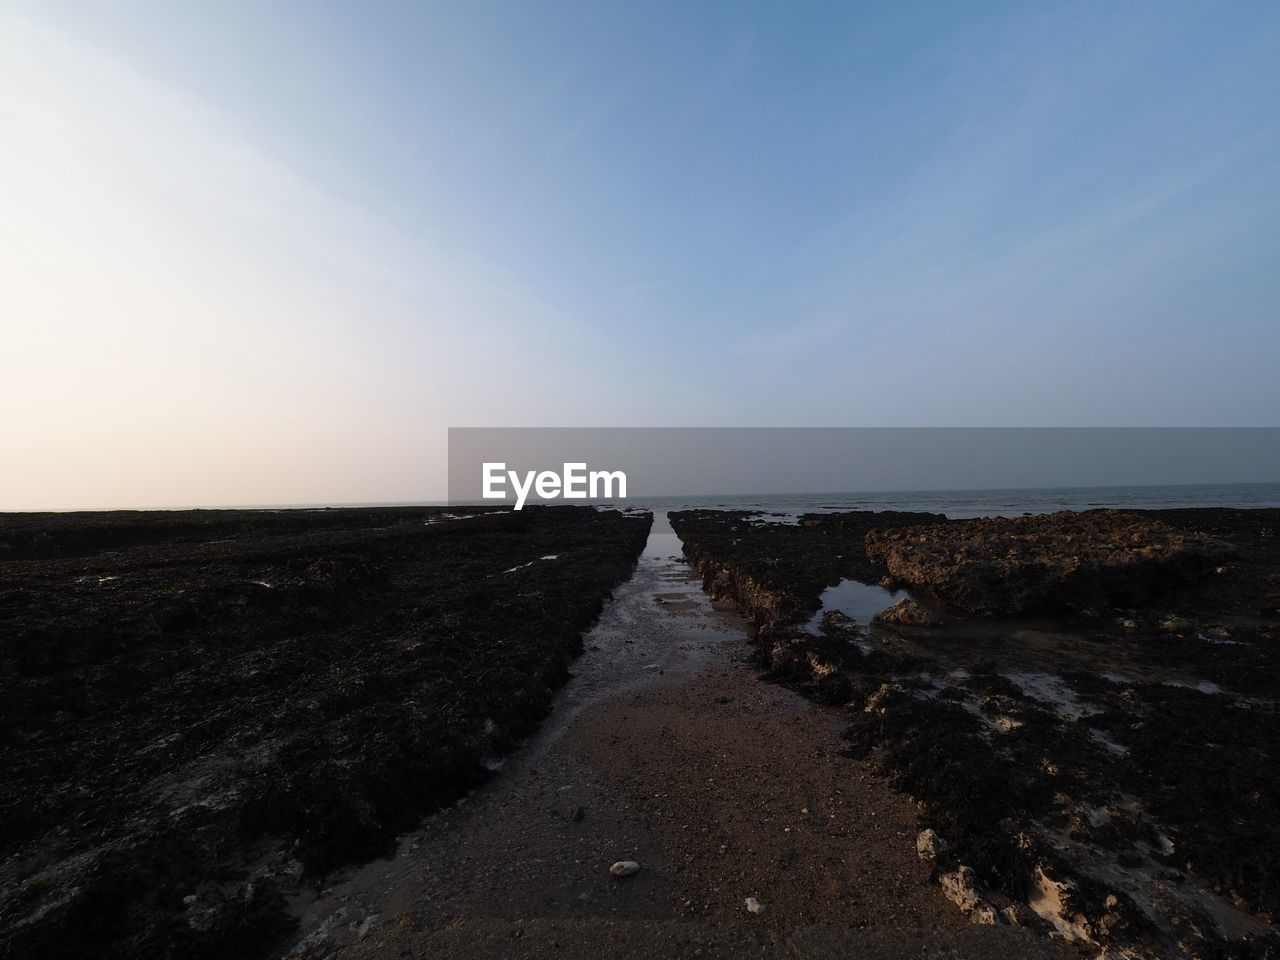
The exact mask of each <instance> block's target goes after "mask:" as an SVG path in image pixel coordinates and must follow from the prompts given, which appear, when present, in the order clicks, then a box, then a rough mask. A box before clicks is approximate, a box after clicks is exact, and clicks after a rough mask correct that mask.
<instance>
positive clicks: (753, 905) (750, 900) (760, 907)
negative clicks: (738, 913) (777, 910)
mask: <svg viewBox="0 0 1280 960" xmlns="http://www.w3.org/2000/svg"><path fill="white" fill-rule="evenodd" d="M747 912H748V913H764V904H763V903H761V902H760V901H759V900H757V899H756V898H755V897H747Z"/></svg>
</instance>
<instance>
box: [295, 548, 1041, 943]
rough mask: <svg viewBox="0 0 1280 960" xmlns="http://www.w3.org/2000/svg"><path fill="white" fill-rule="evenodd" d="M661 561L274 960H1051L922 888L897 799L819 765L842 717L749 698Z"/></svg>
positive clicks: (738, 640) (664, 553) (909, 823)
mask: <svg viewBox="0 0 1280 960" xmlns="http://www.w3.org/2000/svg"><path fill="white" fill-rule="evenodd" d="M655 529H660V528H655ZM679 550H680V545H679V541H678V540H677V539H676V538H675V536H674V535H673V534H670V533H662V532H656V533H654V534H652V535H651V538H650V544H649V547H648V548H647V549H646V552H645V556H644V557H642V559H641V561H640V564H639V566H638V568H637V571H636V573H635V576H634V577H633V579H632V580H631V581H630V582H629V583H627V584H626V585H624V586H623V587H621V588H619V589H618V590H617V591H616V592H615V596H614V599H613V600H612V601H611V602H610V603H609V605H608V606H607V607H606V608H605V611H604V613H603V614H602V616H601V619H600V621H599V623H598V624H597V625H596V626H595V628H594V629H593V630H592V631H591V632H590V634H589V635H588V636H587V638H586V641H585V647H586V652H585V653H584V654H583V656H582V657H580V658H579V659H578V660H577V661H576V662H575V664H574V667H573V670H574V674H575V676H574V678H573V679H572V680H571V681H570V682H569V684H568V685H567V686H566V687H565V688H564V689H563V690H562V692H561V693H560V695H559V696H558V698H557V702H556V705H555V708H554V710H553V712H552V715H551V716H550V717H549V718H548V720H547V722H546V723H545V724H544V725H543V727H542V728H541V730H540V732H539V733H538V734H536V735H535V736H534V737H533V738H531V739H530V740H529V741H527V742H526V743H525V744H524V745H523V746H521V747H520V748H519V749H517V750H516V751H515V752H513V753H512V754H510V755H509V756H508V757H507V759H506V762H505V765H504V766H503V767H502V768H501V769H500V770H499V771H497V773H496V775H495V777H494V778H493V780H492V781H490V783H488V784H487V785H485V786H484V787H481V788H480V789H478V790H477V791H475V792H474V793H473V794H471V795H470V796H469V797H467V798H466V799H464V800H463V801H461V802H459V803H458V804H455V805H453V806H450V807H448V808H446V809H444V810H442V811H440V812H438V813H436V814H435V815H433V816H431V817H430V818H428V819H427V820H426V821H425V822H424V823H423V825H422V826H421V828H420V829H418V830H415V831H413V832H412V833H409V834H407V835H405V836H404V837H402V838H401V841H400V844H399V849H398V851H397V853H396V854H395V856H394V857H393V858H391V859H387V860H380V861H376V862H373V863H370V864H367V865H365V866H363V867H357V868H353V869H347V870H343V871H340V872H338V873H336V874H333V875H331V876H329V877H328V878H326V879H325V881H324V883H323V884H322V885H321V888H320V889H319V890H316V891H311V892H308V893H306V894H304V895H302V896H299V897H296V898H294V900H293V902H292V903H291V912H292V913H293V914H294V915H295V916H296V917H297V919H298V921H299V928H298V931H297V933H296V935H295V937H294V939H293V942H292V944H291V945H290V946H289V947H287V948H286V950H285V951H284V954H285V955H292V956H324V955H332V954H336V955H338V956H341V957H350V958H355V957H398V956H423V957H426V956H431V957H436V956H446V957H448V956H457V957H490V956H492V957H509V956H542V955H546V956H551V955H555V956H582V957H597V956H601V955H609V956H664V957H665V956H715V955H725V956H728V955H738V954H740V953H741V952H742V951H743V950H744V949H748V948H749V949H750V951H751V952H752V955H779V956H781V955H785V956H812V957H824V956H836V955H839V956H848V955H858V956H869V957H876V956H885V957H889V956H904V955H910V956H954V957H970V956H971V957H987V956H991V955H993V954H995V953H996V952H997V951H1010V952H1012V953H1013V955H1017V956H1029V957H1035V956H1059V955H1061V954H1060V953H1059V952H1058V950H1057V949H1056V948H1054V947H1053V945H1051V944H1048V943H1046V942H1044V941H1042V940H1037V939H1035V938H1033V936H1032V935H1031V934H1030V933H1029V932H1028V931H1026V930H1022V929H1016V928H1009V927H978V926H974V925H972V924H970V923H969V922H968V921H967V920H966V919H965V917H964V916H963V915H962V914H961V913H960V911H959V910H958V909H957V908H956V907H955V906H954V905H953V904H951V903H950V902H949V901H947V900H946V899H945V898H944V897H943V896H942V893H941V891H940V890H939V888H938V886H937V884H936V883H935V882H933V881H932V880H931V877H930V874H931V870H930V867H929V866H928V865H926V864H925V863H923V862H921V860H920V859H919V858H918V856H917V855H916V851H915V839H916V832H917V823H916V819H917V809H916V807H915V805H914V803H913V802H911V801H910V800H909V799H907V798H906V797H904V796H903V795H901V794H898V793H895V792H894V791H892V790H891V789H890V788H889V786H888V785H887V783H886V781H885V779H884V778H883V777H882V776H880V775H878V774H876V773H875V772H874V771H873V770H872V768H871V765H870V764H869V763H868V762H866V761H859V760H851V759H849V758H848V757H846V756H844V755H842V754H843V751H844V749H845V747H846V744H845V743H844V741H843V740H842V737H841V731H842V729H843V727H844V726H845V723H846V721H847V717H846V716H845V715H844V714H843V713H841V712H838V711H830V710H823V709H822V708H820V707H817V706H815V705H813V704H812V703H811V702H809V701H807V700H805V699H803V698H802V697H801V696H800V695H799V694H797V693H795V692H793V691H791V690H788V689H786V688H784V687H781V686H776V685H770V684H764V683H761V682H760V680H759V679H758V671H757V670H755V669H754V668H753V667H752V666H751V665H750V664H749V663H748V657H749V655H750V651H751V647H750V643H749V640H748V636H747V630H746V628H745V626H744V625H743V624H742V622H741V620H740V618H739V616H738V615H737V612H736V611H735V610H734V609H733V608H732V607H731V606H728V605H723V606H718V607H713V606H712V604H711V602H710V601H709V600H708V599H707V598H706V596H705V594H704V593H703V592H702V590H701V582H700V576H699V575H698V574H696V573H694V572H693V571H692V570H691V569H690V568H689V567H688V566H686V565H685V564H684V563H683V562H679V561H677V560H675V559H674V557H673V555H675V554H678V553H679ZM618 860H635V861H637V862H639V863H640V864H641V870H640V872H639V873H638V874H637V875H635V876H633V877H628V878H624V879H616V878H614V877H612V876H610V873H609V866H610V865H611V864H612V863H613V862H615V861H618ZM748 897H755V898H757V900H758V901H759V902H760V903H762V904H763V905H764V912H763V913H759V914H754V913H751V912H748V910H747V907H746V899H747V898H748Z"/></svg>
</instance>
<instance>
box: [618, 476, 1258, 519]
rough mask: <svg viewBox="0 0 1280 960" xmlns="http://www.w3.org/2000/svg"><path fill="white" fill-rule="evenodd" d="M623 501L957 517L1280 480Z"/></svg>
mask: <svg viewBox="0 0 1280 960" xmlns="http://www.w3.org/2000/svg"><path fill="white" fill-rule="evenodd" d="M618 506H627V507H639V508H645V509H652V510H653V511H654V512H655V513H659V514H661V513H663V512H665V511H668V510H689V509H694V508H699V507H702V508H709V509H718V510H761V511H764V512H766V513H777V514H782V515H783V516H782V517H779V518H777V519H779V520H782V519H783V518H784V517H785V518H795V517H798V516H799V515H800V514H802V513H825V512H831V511H836V510H925V511H929V512H931V513H943V514H946V515H947V516H948V517H952V518H957V519H958V518H966V517H1017V516H1021V515H1022V514H1024V513H1052V512H1054V511H1055V510H1092V509H1095V508H1100V507H1111V508H1116V509H1131V510H1136V509H1152V510H1158V509H1165V508H1170V507H1237V508H1239V507H1280V483H1232V484H1196V485H1190V486H1168V487H1042V488H1034V489H1009V490H916V491H901V490H898V491H883V492H871V493H806V494H767V495H752V496H705V497H648V498H646V497H635V498H628V499H627V500H626V501H625V502H619V503H618Z"/></svg>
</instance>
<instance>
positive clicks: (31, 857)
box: [0, 507, 651, 960]
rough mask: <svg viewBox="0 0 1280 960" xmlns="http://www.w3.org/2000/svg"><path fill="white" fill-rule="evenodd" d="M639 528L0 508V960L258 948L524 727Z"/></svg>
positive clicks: (462, 785)
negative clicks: (314, 894)
mask: <svg viewBox="0 0 1280 960" xmlns="http://www.w3.org/2000/svg"><path fill="white" fill-rule="evenodd" d="M467 512H471V513H479V511H467ZM650 522H651V518H650V517H649V516H648V515H647V514H646V515H642V516H638V517H637V516H625V515H623V514H620V513H616V512H611V511H610V512H597V511H595V510H592V509H589V508H581V507H535V508H531V509H527V510H524V511H522V512H520V513H515V512H512V511H506V510H504V511H502V512H489V513H480V515H477V516H473V517H470V518H467V519H450V514H449V513H448V512H447V511H444V510H442V509H439V508H403V509H370V510H284V511H188V512H175V513H110V514H26V515H0V767H2V768H3V770H4V776H3V777H2V778H0V824H2V825H3V827H2V829H0V957H5V958H7V957H14V958H18V957H22V958H31V960H37V958H46V957H71V956H86V957H87V956H94V957H112V958H114V957H141V956H154V957H162V956H164V957H178V956H183V957H199V956H226V957H243V956H255V955H261V954H262V953H263V952H264V951H267V950H269V949H270V948H271V945H272V943H273V942H274V941H273V936H272V935H273V934H274V933H276V932H277V930H278V927H279V924H280V922H281V919H282V917H283V913H282V911H281V909H280V906H281V902H282V894H283V892H286V891H287V890H290V889H294V888H296V885H297V883H298V882H299V881H300V880H305V879H306V878H308V877H311V876H314V875H317V874H318V873H319V872H321V871H323V870H325V869H326V868H328V867H330V866H333V865H335V864H339V863H342V862H346V861H351V860H358V859H365V858H369V857H373V856H376V855H379V854H381V853H384V852H386V851H387V850H388V849H389V847H390V845H391V844H392V843H393V841H394V837H395V835H396V834H397V833H398V832H400V831H402V830H404V829H406V828H408V827H409V826H411V825H412V824H413V823H414V822H415V820H416V819H417V818H418V817H419V816H421V815H422V814H423V813H425V812H426V811H428V810H430V809H432V808H433V807H435V806H437V805H440V804H442V803H447V802H451V801H452V800H454V799H456V798H457V797H458V796H459V795H460V794H461V793H462V792H463V791H465V790H467V789H469V788H470V787H473V786H475V785H476V784H477V783H479V782H480V781H481V780H482V779H483V778H484V777H485V776H486V761H487V760H490V759H491V758H493V757H494V756H497V755H500V754H501V753H503V752H504V751H506V750H507V749H509V748H510V747H511V746H512V745H513V744H514V743H516V742H517V741H518V739H519V738H521V737H523V736H526V735H527V734H529V733H530V732H531V731H532V730H533V729H534V728H535V727H536V725H537V723H538V722H539V720H540V719H541V718H542V717H543V716H544V715H545V714H546V712H547V710H548V709H549V707H550V704H551V700H552V695H553V691H554V689H555V688H556V687H558V686H559V685H560V684H562V683H563V682H564V681H565V679H566V678H567V677H568V665H569V662H570V661H571V660H572V658H573V657H574V656H576V655H577V653H578V652H580V649H581V637H582V633H583V631H584V630H585V629H586V628H587V627H588V626H589V625H590V624H591V623H592V621H594V619H595V618H596V616H597V615H598V614H599V612H600V610H601V608H602V606H603V603H604V600H605V598H606V597H607V596H608V594H609V592H610V590H611V589H612V588H613V586H614V585H616V584H617V583H619V582H620V581H622V580H624V579H625V578H626V577H628V576H629V575H630V572H631V570H632V568H633V566H634V563H635V560H636V557H637V556H638V555H639V553H640V551H641V549H642V548H643V545H644V542H645V539H646V537H647V534H648V530H649V526H650ZM550 554H555V555H556V559H555V560H545V559H540V558H545V557H547V556H548V555H550Z"/></svg>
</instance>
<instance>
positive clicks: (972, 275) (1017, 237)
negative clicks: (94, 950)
mask: <svg viewBox="0 0 1280 960" xmlns="http://www.w3.org/2000/svg"><path fill="white" fill-rule="evenodd" d="M1278 95H1280V5H1277V4H1275V3H1271V2H1248V0H1237V2H1225V3H1209V2H1174V0H1161V2H1140V0H1134V2H1128V3H1124V4H1115V3H1093V2H1073V3H1051V2H1046V3H1037V4H1025V3H997V2H991V3H972V4H956V3H950V2H939V3H927V2H919V3H906V4H904V3H884V4H875V3H857V4H850V3H831V4H816V3H815V4H808V3H794V4H776V3H770V4H764V3H761V4H753V3H747V2H741V3H723V4H715V3H695V4H689V3H661V2H652V3H643V4H635V3H616V4H612V3H603V2H602V3H593V4H586V3H555V2H539V3H523V2H520V3H497V2H483V3H465V4H464V3H451V4H430V3H418V2H413V3H409V2H406V3H392V2H385V0H384V2H374V3H367V4H353V3H323V2H317V0H309V2H290V0H277V2H273V3H269V4H263V3H258V2H248V0H225V2H221V3H217V4H196V3H181V4H175V3H170V2H137V0H118V2H115V3H112V4H101V3H96V2H94V3H90V2H84V3H76V2H58V0H39V2H26V0H0V509H11V510H21V509H42V508H73V507H86V508H88V507H111V506H179V505H196V504H200V505H219V504H223V505H227V504H263V503H324V502H332V503H342V502H371V501H381V500H390V501H415V500H424V499H437V498H441V497H443V496H444V495H445V493H444V491H445V484H446V474H445V468H444V457H445V448H446V429H447V428H448V427H450V426H454V427H458V426H548V425H555V426H908V425H914V426H1063V425H1073V426H1224V425H1233V426H1274V425H1276V424H1277V411H1280V376H1277V374H1276V366H1277V359H1280V262H1277V261H1280V110H1277V109H1276V106H1275V105H1276V102H1277V98H1278Z"/></svg>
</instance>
